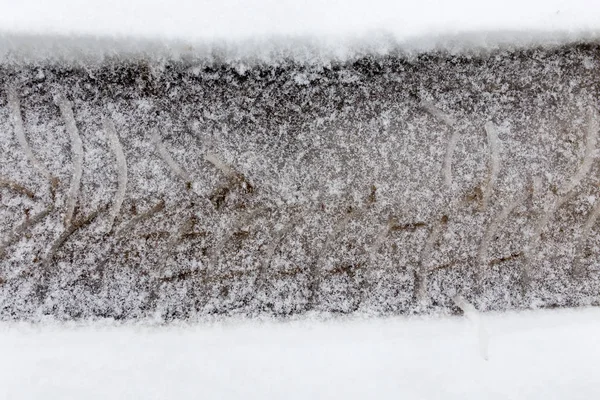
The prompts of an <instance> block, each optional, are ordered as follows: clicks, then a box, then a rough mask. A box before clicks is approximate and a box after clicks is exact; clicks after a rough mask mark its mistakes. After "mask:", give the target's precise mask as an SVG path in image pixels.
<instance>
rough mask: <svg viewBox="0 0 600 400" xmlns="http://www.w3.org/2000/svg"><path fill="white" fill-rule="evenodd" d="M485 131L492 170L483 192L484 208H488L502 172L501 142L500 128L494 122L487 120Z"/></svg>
mask: <svg viewBox="0 0 600 400" xmlns="http://www.w3.org/2000/svg"><path fill="white" fill-rule="evenodd" d="M485 132H486V133H487V139H488V145H489V149H490V172H489V178H488V183H487V186H486V188H485V191H484V192H483V208H484V209H485V208H487V206H488V203H489V201H490V197H491V196H492V192H493V191H494V187H495V186H496V181H497V180H498V174H499V172H500V142H499V140H498V130H497V128H496V126H495V125H494V123H492V122H487V123H486V124H485Z"/></svg>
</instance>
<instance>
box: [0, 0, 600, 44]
mask: <svg viewBox="0 0 600 400" xmlns="http://www.w3.org/2000/svg"><path fill="white" fill-rule="evenodd" d="M2 3H6V4H2ZM0 4H2V7H1V9H2V13H1V14H0V27H1V28H0V29H1V30H4V31H13V32H30V33H32V32H33V33H55V34H79V35H81V34H89V35H131V36H137V37H146V38H156V37H158V38H160V39H165V38H172V39H173V38H174V39H189V40H197V39H240V38H253V39H256V38H258V37H261V36H271V35H316V36H324V35H325V36H330V35H333V36H340V35H363V34H366V33H369V32H373V31H379V32H382V31H385V32H388V33H390V34H393V35H395V36H397V37H398V38H400V39H405V38H407V37H412V36H415V35H431V34H453V33H458V32H472V31H479V32H481V31H499V30H519V31H531V30H543V31H561V30H566V31H583V30H586V29H597V28H598V27H599V26H600V13H598V12H597V11H598V8H599V7H600V5H599V3H598V2H597V1H596V0H569V1H567V0H503V1H498V0H493V1H485V2H482V1H479V0H451V1H440V0H421V1H413V0H400V1H397V0H371V1H364V0H329V1H321V0H302V1H298V0H217V1H215V0H203V1H197V0H175V1H164V0H130V1H126V2H125V1H121V0H88V1H85V2H81V1H79V0H52V1H44V0H21V1H18V2H15V1H12V0H10V1H8V0H0ZM594 11H596V12H594Z"/></svg>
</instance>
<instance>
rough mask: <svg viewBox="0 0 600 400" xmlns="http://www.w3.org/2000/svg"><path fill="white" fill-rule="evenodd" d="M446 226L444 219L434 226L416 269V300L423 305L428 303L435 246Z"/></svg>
mask: <svg viewBox="0 0 600 400" xmlns="http://www.w3.org/2000/svg"><path fill="white" fill-rule="evenodd" d="M444 226H445V223H444V219H443V218H442V219H440V220H438V221H437V222H436V223H435V225H433V228H432V229H431V232H430V233H429V236H427V240H426V241H425V245H424V246H423V250H421V256H420V260H419V265H418V267H417V269H416V281H415V288H414V291H415V292H414V298H415V300H417V302H418V303H419V304H421V305H424V304H425V303H426V301H427V278H428V276H427V275H428V273H429V267H430V266H429V263H430V262H431V253H432V250H433V246H434V244H435V242H436V241H437V240H438V238H439V237H440V234H441V233H442V229H443V228H444Z"/></svg>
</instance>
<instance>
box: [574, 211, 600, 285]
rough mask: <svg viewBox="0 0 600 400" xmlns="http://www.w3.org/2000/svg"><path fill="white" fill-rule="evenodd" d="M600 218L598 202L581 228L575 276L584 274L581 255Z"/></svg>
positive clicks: (575, 262)
mask: <svg viewBox="0 0 600 400" xmlns="http://www.w3.org/2000/svg"><path fill="white" fill-rule="evenodd" d="M599 216H600V201H598V202H597V203H596V205H595V206H594V208H593V209H592V211H591V212H590V214H589V216H588V219H587V220H586V221H585V224H584V225H583V227H582V228H581V235H580V238H579V243H578V244H577V247H576V249H577V254H578V255H577V257H576V258H575V261H574V265H573V272H574V273H575V274H580V273H581V272H583V271H582V266H581V264H582V261H581V258H582V256H581V253H583V250H584V248H585V244H586V243H587V240H588V237H589V235H590V232H591V231H592V228H593V227H594V225H595V224H596V220H597V219H598V217H599Z"/></svg>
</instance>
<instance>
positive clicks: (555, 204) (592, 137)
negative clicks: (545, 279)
mask: <svg viewBox="0 0 600 400" xmlns="http://www.w3.org/2000/svg"><path fill="white" fill-rule="evenodd" d="M589 119H590V122H589V124H588V132H587V139H586V149H585V153H584V158H583V162H582V164H581V167H580V168H579V169H578V170H577V172H576V173H575V174H574V175H573V176H572V177H571V179H570V180H569V181H568V183H566V184H565V186H563V187H562V188H560V189H559V191H558V193H559V194H558V195H557V196H554V198H553V200H552V203H551V205H550V207H548V208H547V209H546V211H545V212H544V214H543V215H542V218H540V220H539V221H538V223H537V224H536V226H535V228H534V231H533V234H532V236H531V238H530V240H529V243H527V245H526V246H525V247H524V249H523V253H524V255H525V262H524V271H523V274H524V279H525V281H527V280H529V276H530V275H531V256H532V253H533V252H534V251H535V249H536V248H537V245H538V242H539V238H540V235H541V234H542V232H543V231H544V229H545V228H546V226H547V225H548V223H549V222H550V220H551V219H552V217H553V216H554V214H555V213H556V211H557V210H558V209H559V208H560V207H561V206H562V205H563V204H565V203H566V202H567V201H568V200H569V199H570V198H571V197H572V196H573V195H574V194H575V191H574V189H575V188H576V187H577V186H578V185H579V184H580V183H581V181H582V180H583V179H585V177H586V176H587V174H588V173H589V171H590V169H591V167H592V164H593V161H594V158H595V153H596V142H597V137H598V118H597V113H596V111H595V110H594V109H593V108H591V107H590V109H589Z"/></svg>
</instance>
